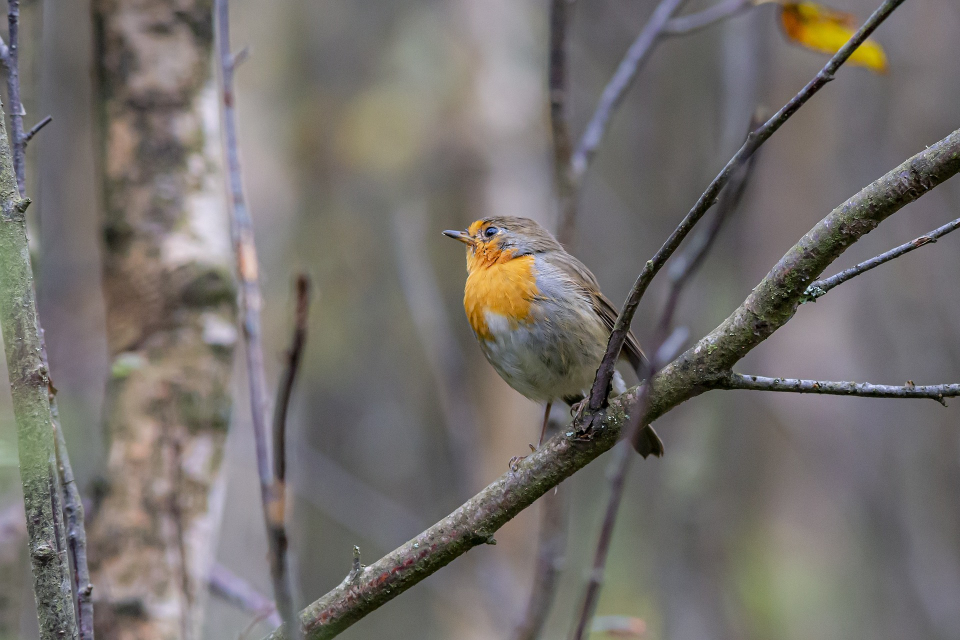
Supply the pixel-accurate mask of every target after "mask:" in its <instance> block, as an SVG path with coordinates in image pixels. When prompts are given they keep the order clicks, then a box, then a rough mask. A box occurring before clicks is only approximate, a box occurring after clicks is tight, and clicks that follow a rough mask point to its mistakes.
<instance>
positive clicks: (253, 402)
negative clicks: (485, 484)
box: [214, 0, 296, 621]
mask: <svg viewBox="0 0 960 640" xmlns="http://www.w3.org/2000/svg"><path fill="white" fill-rule="evenodd" d="M214 10H215V14H214V20H215V22H216V29H217V34H218V38H217V47H218V54H219V62H220V79H221V94H222V95H221V97H222V101H223V110H222V119H223V133H224V148H225V153H226V161H227V162H226V164H227V173H228V175H229V184H230V197H229V198H228V200H229V202H230V229H231V234H232V236H233V244H234V252H235V255H236V260H237V275H238V277H239V279H240V308H241V310H242V314H243V335H244V338H245V339H246V354H247V379H248V382H249V385H250V407H251V414H252V418H253V420H252V422H253V432H254V441H255V443H256V455H257V473H258V476H259V479H260V497H261V500H262V506H263V517H264V523H265V525H266V527H267V541H268V545H269V547H270V553H269V559H270V575H271V577H272V579H273V590H274V597H275V599H276V602H277V609H278V610H279V611H280V614H281V616H283V618H284V619H285V620H287V621H289V620H293V619H294V617H295V615H296V612H295V610H294V605H293V596H292V589H291V587H290V579H289V573H288V572H287V570H286V567H284V566H281V564H280V562H279V561H278V559H279V558H282V557H283V555H284V554H283V553H282V551H281V546H282V541H283V540H284V539H285V536H286V532H285V528H284V520H285V514H284V500H283V495H282V491H281V490H280V488H279V486H278V484H279V483H277V482H276V479H275V476H274V469H273V468H272V466H273V465H272V461H271V459H270V443H269V441H268V436H267V433H268V432H267V425H268V424H269V418H268V416H269V414H270V411H269V400H268V399H267V383H266V375H265V373H264V367H263V343H262V338H261V328H260V308H261V306H262V304H263V297H262V295H261V293H260V276H259V266H258V262H257V248H256V244H255V243H254V237H253V221H252V220H251V218H250V212H249V210H248V209H247V202H246V199H245V198H244V195H243V178H242V173H241V171H240V151H239V145H238V143H237V116H236V108H235V104H234V100H235V94H234V85H233V76H234V71H235V70H236V65H237V60H238V59H237V57H235V56H233V55H232V54H231V53H230V13H229V0H216V1H215V4H214Z"/></svg>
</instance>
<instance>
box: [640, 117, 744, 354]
mask: <svg viewBox="0 0 960 640" xmlns="http://www.w3.org/2000/svg"><path fill="white" fill-rule="evenodd" d="M755 126H756V123H753V122H752V123H751V126H750V130H751V131H753V129H754V128H755ZM756 159H757V158H756V155H752V156H750V157H749V158H746V159H744V160H743V161H742V162H741V164H739V165H737V166H736V167H735V168H734V170H733V171H732V172H731V173H730V183H729V185H728V187H727V188H726V189H724V191H723V192H722V193H721V194H720V198H719V199H718V200H717V211H716V213H715V214H714V216H713V219H712V220H710V223H709V225H708V226H707V228H706V229H704V230H703V232H702V233H700V234H699V235H698V236H696V237H694V239H693V240H691V241H690V246H689V247H687V250H686V251H685V252H684V253H682V254H681V255H679V256H678V257H677V259H676V260H675V261H674V263H673V265H672V266H671V267H670V270H669V271H668V273H667V275H668V276H669V280H670V292H669V293H668V294H667V302H666V304H665V305H664V309H663V313H662V314H661V315H660V323H659V325H658V327H657V335H658V336H660V340H665V339H666V336H667V335H668V334H669V332H670V326H671V324H672V323H673V317H674V315H675V314H676V311H677V305H678V304H679V303H680V295H681V294H682V293H683V289H684V287H686V285H687V283H688V282H690V279H691V278H692V277H693V275H694V274H695V273H696V272H697V270H698V269H699V268H700V265H701V264H703V261H704V260H705V259H706V257H707V254H708V253H709V252H710V249H711V247H713V243H714V242H715V241H716V239H717V236H718V235H719V234H720V229H721V228H722V227H723V223H724V222H726V220H727V218H728V217H729V216H730V214H731V213H732V212H733V211H735V210H736V208H737V207H738V206H740V200H741V199H742V198H743V194H744V192H745V191H746V189H747V183H748V182H749V181H750V176H751V175H752V174H753V167H754V165H755V164H756Z"/></svg>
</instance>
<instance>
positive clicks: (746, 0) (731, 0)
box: [663, 0, 757, 36]
mask: <svg viewBox="0 0 960 640" xmlns="http://www.w3.org/2000/svg"><path fill="white" fill-rule="evenodd" d="M756 4H757V3H756V2H755V0H724V1H723V2H718V3H717V4H715V5H713V6H711V7H708V8H706V9H704V10H703V11H698V12H697V13H691V14H689V15H686V16H677V17H675V18H671V19H670V20H668V21H667V24H665V25H664V26H663V34H664V35H667V36H681V35H687V34H689V33H695V32H697V31H699V30H701V29H705V28H706V27H709V26H711V25H714V24H716V23H718V22H722V21H724V20H726V19H727V18H732V17H733V16H735V15H737V14H738V13H742V12H743V11H746V10H747V9H752V8H753V7H754V6H756Z"/></svg>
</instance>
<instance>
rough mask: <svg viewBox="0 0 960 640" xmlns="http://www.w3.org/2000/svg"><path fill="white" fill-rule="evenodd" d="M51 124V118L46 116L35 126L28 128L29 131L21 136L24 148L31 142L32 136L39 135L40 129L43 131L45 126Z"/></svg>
mask: <svg viewBox="0 0 960 640" xmlns="http://www.w3.org/2000/svg"><path fill="white" fill-rule="evenodd" d="M51 122H53V116H47V117H46V118H44V119H43V120H41V121H40V122H38V123H37V124H35V125H33V126H32V127H30V131H27V133H26V134H25V135H24V136H23V146H24V147H26V146H27V143H28V142H30V141H31V140H33V136H35V135H37V134H38V133H40V129H43V128H44V127H45V126H47V125H48V124H50V123H51Z"/></svg>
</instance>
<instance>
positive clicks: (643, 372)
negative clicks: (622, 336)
mask: <svg viewBox="0 0 960 640" xmlns="http://www.w3.org/2000/svg"><path fill="white" fill-rule="evenodd" d="M686 336H687V331H686V329H677V330H676V331H675V332H674V334H672V335H670V336H667V337H666V338H664V339H663V341H662V342H661V343H660V344H659V345H658V346H657V349H656V351H655V352H654V356H653V358H652V359H646V360H644V361H643V364H642V365H641V368H640V370H639V371H637V374H638V375H639V376H640V379H641V380H646V381H648V382H646V383H644V384H643V385H642V386H641V387H640V391H639V393H638V394H637V408H636V409H634V410H632V411H631V412H630V417H629V418H628V420H627V426H626V427H625V428H624V430H623V441H622V442H621V443H620V446H618V447H617V448H616V449H615V450H614V459H613V460H612V461H611V463H610V469H611V471H610V472H609V474H608V476H609V478H610V497H609V498H608V500H607V508H606V511H605V512H604V515H603V524H602V525H601V527H600V535H599V537H598V540H597V548H596V551H595V552H594V555H593V565H592V569H591V571H590V578H589V579H588V580H587V586H586V587H585V588H584V591H583V598H582V600H581V605H580V613H579V615H578V616H577V622H576V625H575V626H574V630H573V633H572V635H571V638H572V639H573V640H583V638H585V637H586V634H587V631H588V629H589V628H590V621H591V620H592V619H593V614H594V611H596V608H597V601H598V600H599V599H600V588H601V587H602V586H603V580H604V573H605V572H606V566H607V556H608V555H609V553H610V542H611V540H613V530H614V527H615V525H616V523H617V515H618V514H619V512H620V504H621V502H622V501H623V493H624V487H625V486H626V480H627V472H628V471H629V469H630V463H631V462H632V461H633V458H634V455H633V448H632V446H631V445H632V443H633V442H635V441H636V438H637V436H638V435H639V434H640V430H641V429H642V428H643V427H644V426H646V424H647V423H645V422H644V420H643V418H644V417H645V416H646V414H647V410H648V409H649V406H648V402H649V398H650V388H651V383H650V382H649V381H650V380H652V379H653V376H654V374H655V373H657V372H658V371H660V369H662V368H663V367H664V365H666V364H667V363H668V362H670V361H671V360H673V358H674V357H675V356H676V354H677V352H679V350H680V347H681V346H682V345H683V342H684V341H685V340H686Z"/></svg>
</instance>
